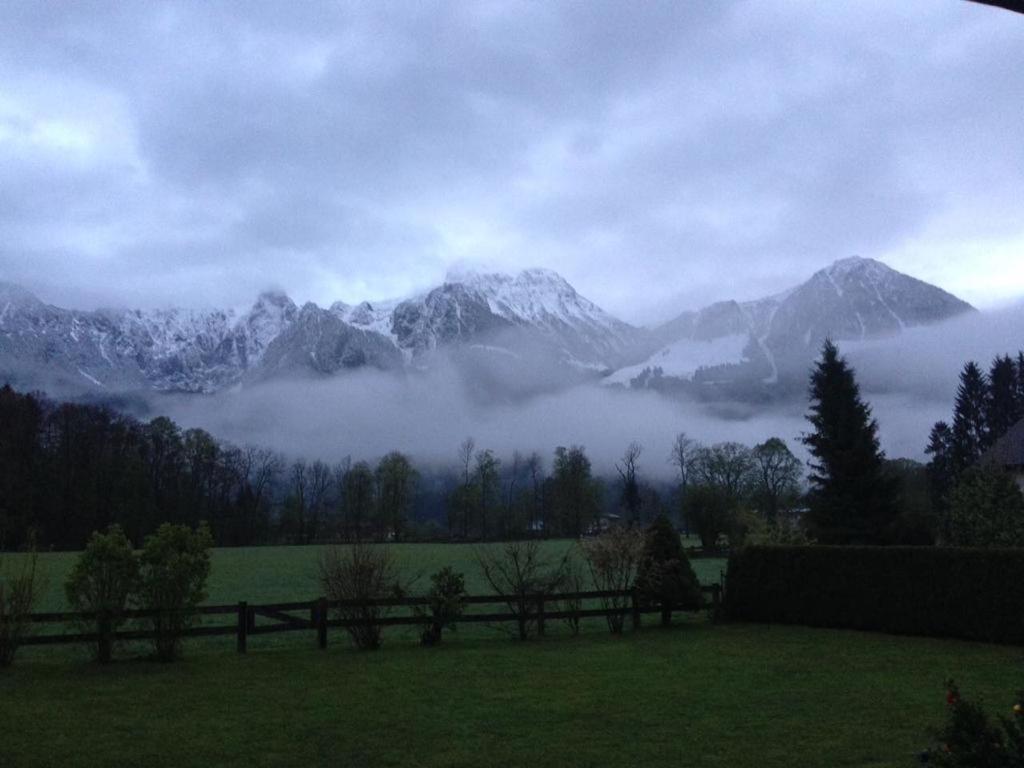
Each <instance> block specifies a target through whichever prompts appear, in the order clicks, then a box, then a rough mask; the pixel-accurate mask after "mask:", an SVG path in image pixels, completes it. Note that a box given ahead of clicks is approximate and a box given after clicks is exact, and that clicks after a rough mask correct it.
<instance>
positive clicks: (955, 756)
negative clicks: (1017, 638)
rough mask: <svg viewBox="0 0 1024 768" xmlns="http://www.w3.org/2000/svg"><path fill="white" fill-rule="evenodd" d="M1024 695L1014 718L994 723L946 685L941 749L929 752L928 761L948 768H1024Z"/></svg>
mask: <svg viewBox="0 0 1024 768" xmlns="http://www.w3.org/2000/svg"><path fill="white" fill-rule="evenodd" d="M1022 702H1024V692H1019V693H1018V694H1017V703H1016V704H1014V705H1013V707H1012V708H1011V709H1010V716H1009V717H1006V716H1005V715H1000V716H999V722H998V723H996V724H993V723H992V721H991V720H990V719H989V716H988V714H987V713H986V712H985V710H984V709H983V708H982V707H981V705H979V704H976V703H974V702H971V701H967V700H966V699H964V698H963V697H962V696H961V695H960V690H959V689H958V688H957V686H956V684H955V683H954V682H953V681H952V680H949V681H947V682H946V706H947V708H948V714H947V718H946V723H945V724H944V725H943V726H942V728H940V729H939V730H938V731H937V732H936V734H935V735H936V738H937V739H938V742H939V746H938V748H936V749H934V750H931V751H929V752H927V753H926V756H927V761H928V762H929V763H932V764H934V765H939V766H944V767H946V768H1024V703H1022Z"/></svg>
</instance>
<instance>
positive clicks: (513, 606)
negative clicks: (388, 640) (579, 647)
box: [20, 584, 721, 659]
mask: <svg viewBox="0 0 1024 768" xmlns="http://www.w3.org/2000/svg"><path fill="white" fill-rule="evenodd" d="M701 591H702V592H703V594H704V595H706V596H708V597H709V598H710V599H709V601H707V602H706V603H705V606H706V607H710V608H713V609H715V610H717V609H718V607H719V605H720V603H721V586H720V585H718V584H713V585H709V586H703V587H701ZM585 600H591V601H593V600H600V601H602V602H603V603H604V606H603V607H600V608H582V607H579V606H582V603H583V601H585ZM609 603H611V604H609ZM463 604H464V605H494V604H499V605H503V606H505V608H506V611H504V612H492V613H466V612H463V613H462V614H461V615H460V616H459V617H458V618H457V619H456V623H458V624H470V623H487V624H497V623H504V622H519V621H528V622H531V623H533V624H535V625H536V628H537V634H539V635H543V634H544V631H545V622H546V621H548V620H559V619H588V618H598V617H608V616H616V615H619V616H626V615H628V616H631V619H632V626H633V629H639V628H640V625H641V616H642V615H643V614H645V613H661V606H660V605H657V604H655V605H644V604H643V603H642V602H641V600H640V597H639V593H638V592H637V590H635V589H634V590H625V591H591V592H567V593H561V594H531V595H522V596H515V595H512V596H501V595H473V596H467V597H464V598H463ZM429 605H430V600H429V599H428V598H426V597H397V598H382V599H378V600H344V601H329V600H327V599H326V598H323V597H321V598H319V599H317V600H313V601H307V602H295V603H272V604H267V605H249V604H248V603H247V602H244V601H243V602H240V603H237V604H236V605H204V606H199V607H197V608H195V609H193V610H192V611H190V612H189V615H191V616H195V617H203V616H234V617H236V618H235V621H233V622H231V623H222V624H217V625H215V626H190V627H188V628H186V629H183V630H181V631H180V632H179V633H178V636H179V637H211V636H218V635H234V636H235V638H236V640H235V642H236V648H237V649H238V652H239V653H245V652H246V648H247V645H248V638H249V637H250V636H254V635H267V634H273V633H277V632H315V634H316V639H317V645H318V646H319V647H320V648H326V647H327V632H328V629H329V628H331V627H335V628H338V627H340V628H347V627H354V626H358V625H365V624H376V625H378V626H401V625H407V626H414V625H428V624H431V623H432V622H433V621H434V619H433V617H432V616H431V615H430V614H429V613H426V612H424V611H421V612H419V613H416V612H413V613H407V614H404V615H400V616H389V615H381V616H376V617H370V618H348V619H343V618H333V619H332V618H331V612H332V611H334V612H335V613H336V614H337V612H338V611H339V609H346V610H348V611H358V610H372V609H385V610H387V609H392V608H403V607H406V608H417V607H418V608H421V609H427V608H429ZM567 605H568V606H577V607H566V606H567ZM158 616H160V612H159V611H154V610H126V611H123V612H121V613H120V615H119V618H120V619H122V620H130V619H143V620H144V619H152V618H155V617H158ZM257 618H263V619H264V620H270V622H271V623H257ZM28 620H29V622H31V623H33V624H65V625H73V626H77V627H83V626H89V625H93V626H95V627H96V628H97V631H95V632H64V633H61V634H49V635H46V634H36V633H34V632H33V633H30V634H28V636H26V637H23V638H22V639H21V641H20V644H21V645H58V644H68V643H97V644H98V645H99V656H100V658H101V659H109V658H110V651H111V648H112V646H113V644H114V642H115V641H118V640H148V639H154V638H156V637H157V633H156V631H155V630H153V629H128V630H115V629H114V628H113V625H114V621H113V617H112V616H111V615H109V614H96V613H33V614H30V615H29V617H28Z"/></svg>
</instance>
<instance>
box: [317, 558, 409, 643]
mask: <svg viewBox="0 0 1024 768" xmlns="http://www.w3.org/2000/svg"><path fill="white" fill-rule="evenodd" d="M320 583H321V585H322V586H323V589H324V593H325V594H326V595H327V599H328V600H330V601H331V602H338V601H341V602H343V603H351V602H357V603H359V604H358V605H345V604H342V605H340V606H338V607H336V608H335V614H336V615H337V617H338V618H339V619H341V620H342V621H346V622H352V624H349V625H346V626H345V631H347V632H348V633H349V636H350V637H351V638H352V642H353V643H355V646H356V648H360V649H362V650H376V649H377V648H380V643H381V635H382V625H381V623H380V620H381V619H382V618H383V617H385V616H386V615H387V614H388V613H389V611H390V609H389V608H387V607H384V606H380V605H374V604H368V603H369V601H374V600H381V599H384V598H388V597H401V596H402V595H403V594H404V593H405V591H406V589H405V587H404V586H403V584H402V582H401V579H400V575H399V571H398V566H397V565H396V563H395V560H394V558H393V557H392V555H391V550H389V549H388V548H387V547H384V546H380V545H377V546H374V545H372V544H363V543H361V542H357V543H355V544H352V545H351V546H347V547H331V548H330V549H328V550H327V551H326V552H324V553H323V555H321V557H320Z"/></svg>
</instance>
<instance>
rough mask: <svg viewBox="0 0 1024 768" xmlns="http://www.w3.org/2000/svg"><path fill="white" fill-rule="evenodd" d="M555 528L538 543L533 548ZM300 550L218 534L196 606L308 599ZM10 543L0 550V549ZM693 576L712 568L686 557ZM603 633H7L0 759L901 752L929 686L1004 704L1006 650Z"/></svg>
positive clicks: (938, 701)
mask: <svg viewBox="0 0 1024 768" xmlns="http://www.w3.org/2000/svg"><path fill="white" fill-rule="evenodd" d="M571 545H572V542H568V541H555V542H547V543H545V545H544V546H545V548H546V550H547V553H548V554H549V555H550V556H551V557H552V558H557V557H559V556H561V555H562V554H564V552H565V551H566V549H567V548H568V547H570V546H571ZM391 549H392V552H393V553H394V554H395V556H396V558H397V559H398V561H399V563H400V564H401V567H402V569H403V572H404V573H406V574H409V575H415V574H422V579H421V584H423V585H424V586H425V581H426V577H427V576H428V575H429V574H430V573H432V572H434V571H436V570H437V569H438V568H440V567H442V566H444V565H452V566H453V567H455V568H457V569H459V570H462V571H464V572H465V574H466V577H467V586H468V588H469V590H470V591H471V592H477V593H482V592H486V591H488V590H487V589H486V585H485V584H484V583H483V581H482V580H481V578H480V575H479V570H478V568H477V567H476V562H475V552H476V547H475V546H473V545H461V544H436V545H435V544H408V545H406V544H402V545H391ZM320 551H321V549H320V548H318V547H260V548H250V549H218V550H215V551H214V553H213V570H212V574H211V580H210V585H209V586H210V596H209V600H208V602H210V603H233V602H236V601H237V600H239V599H247V600H249V601H250V602H260V601H280V600H295V599H307V598H309V597H312V596H315V595H316V594H317V593H318V589H317V582H316V572H317V563H318V558H319V555H320ZM6 557H11V556H6ZM75 557H76V555H75V554H74V553H45V554H42V555H40V560H39V568H40V573H41V575H43V577H44V578H45V580H46V582H47V587H46V590H45V592H44V594H43V600H42V603H41V605H40V608H39V609H40V610H59V609H61V608H63V607H64V599H63V594H62V587H61V585H62V583H63V579H64V577H65V575H66V573H67V571H68V569H69V568H70V567H71V565H72V563H73V562H74V559H75ZM693 564H694V567H695V570H697V572H698V575H699V576H700V578H701V580H702V581H703V582H704V583H714V582H717V581H718V579H719V576H720V571H721V569H723V568H724V567H725V563H724V561H723V560H720V559H696V560H694V561H693ZM655 623H656V619H655V617H650V619H649V620H648V621H647V623H646V624H645V626H644V627H643V628H642V629H641V630H640V631H639V632H633V631H627V632H626V633H625V634H624V635H622V636H620V637H615V636H611V635H609V634H608V632H607V629H606V628H605V626H604V622H603V621H600V620H593V621H591V622H588V623H587V624H586V626H585V627H584V628H583V631H581V632H580V634H579V635H577V636H572V635H571V634H570V632H569V631H568V629H567V628H566V627H565V626H564V625H562V624H561V623H559V624H556V625H555V626H553V627H551V628H550V629H549V632H548V636H547V637H545V638H534V639H531V640H529V641H527V642H519V641H514V640H512V639H510V637H509V636H508V635H507V634H505V633H502V632H500V631H495V629H496V628H494V627H485V626H482V625H467V626H464V627H463V628H461V629H459V631H457V632H455V633H446V635H445V640H444V642H443V643H442V644H441V645H440V646H438V647H434V648H422V647H419V646H418V644H417V643H416V636H415V634H414V630H412V629H411V628H388V630H387V631H386V633H385V642H384V647H383V649H382V650H380V651H378V652H359V651H356V650H354V649H353V648H352V646H351V645H350V643H348V642H347V638H346V637H345V635H344V634H343V633H342V632H341V631H340V630H338V631H337V632H336V633H332V635H331V641H330V644H329V647H328V649H327V650H326V651H320V650H318V649H316V647H315V642H314V639H313V637H312V635H311V633H307V632H297V633H288V634H284V635H270V636H260V637H253V638H250V646H249V648H250V651H249V653H248V654H246V655H239V654H237V653H235V652H234V643H233V638H206V639H197V640H190V641H189V642H188V643H187V644H186V647H185V657H184V659H183V660H182V661H180V662H177V663H174V664H160V663H157V662H154V661H150V660H149V659H148V657H147V650H146V646H144V645H135V646H126V647H121V648H120V649H119V653H118V654H117V657H116V659H117V660H116V661H115V663H113V664H110V665H106V666H100V665H97V664H94V663H92V662H91V661H89V658H88V655H87V653H86V651H85V650H84V649H83V648H80V647H75V646H69V647H66V646H58V647H34V648H25V649H22V651H21V652H20V653H19V656H18V659H17V661H16V663H15V665H14V666H13V667H12V668H10V669H7V670H4V671H3V672H0V766H3V768H7V767H8V766H12V767H16V768H49V767H50V766H53V767H54V768H56V766H60V767H61V768H67V767H71V768H74V767H75V766H89V767H90V768H91V767H93V766H97V767H105V766H110V768H114V767H115V766H143V765H144V766H147V768H149V767H152V768H162V767H163V766H167V767H168V768H170V767H171V766H174V767H175V768H179V767H181V768H190V767H193V766H194V767H195V768H199V767H200V766H202V767H204V768H205V767H206V766H239V767H241V766H246V768H248V767H250V766H303V767H304V768H308V766H349V765H351V766H396V767H399V766H401V767H403V768H404V767H408V768H414V767H415V768H433V767H434V766H478V765H488V766H521V765H530V766H535V767H536V768H546V767H547V766H551V767H552V768H554V767H556V766H557V768H566V767H572V766H581V767H582V766H645V768H658V767H659V766H669V765H679V764H685V765H690V766H709V767H710V766H738V767H739V768H742V767H743V766H759V767H761V768H763V767H764V766H776V765H777V766H793V765H800V766H829V767H832V766H910V765H914V764H915V754H916V753H917V752H918V751H919V750H921V749H922V748H924V747H925V746H928V745H929V743H930V740H931V737H930V733H929V728H930V727H932V726H936V725H938V724H939V723H940V721H941V720H942V718H943V716H944V710H945V705H944V700H943V696H944V688H943V681H944V679H945V678H946V677H949V676H952V677H954V678H956V679H957V681H958V682H959V683H960V685H961V688H962V689H963V690H964V691H965V693H969V694H970V695H971V696H972V698H977V697H980V698H982V699H984V700H985V702H986V703H988V704H989V705H990V707H1002V706H1004V705H1005V706H1006V707H1009V706H1010V705H1011V704H1012V702H1013V700H1014V699H1013V696H1014V693H1015V691H1016V690H1017V688H1018V687H1020V686H1019V682H1020V677H1021V675H1020V674H1017V673H1019V671H1021V670H1022V662H1024V653H1022V651H1021V649H1020V648H1016V647H1009V646H995V645H986V644H981V643H969V642H959V641H950V640H935V639H927V638H914V637H892V636H886V635H880V634H870V633H860V632H850V631H840V630H826V629H812V628H805V627H792V626H768V625H753V624H716V623H712V622H711V621H710V620H709V617H708V616H707V615H706V614H705V613H699V614H688V615H681V616H677V618H676V621H675V624H674V626H673V627H671V628H669V629H661V628H658V627H656V626H654V624H655Z"/></svg>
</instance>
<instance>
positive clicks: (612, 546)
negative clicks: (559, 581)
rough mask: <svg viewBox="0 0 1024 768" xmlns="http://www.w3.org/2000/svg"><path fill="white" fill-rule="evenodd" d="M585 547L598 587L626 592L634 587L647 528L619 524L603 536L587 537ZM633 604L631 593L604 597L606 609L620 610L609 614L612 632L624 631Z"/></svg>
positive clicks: (591, 573) (592, 576)
mask: <svg viewBox="0 0 1024 768" xmlns="http://www.w3.org/2000/svg"><path fill="white" fill-rule="evenodd" d="M582 547H583V556H584V558H585V559H586V561H587V567H588V568H589V569H590V576H591V578H592V579H593V581H594V586H595V588H596V589H598V590H599V591H601V592H606V591H608V592H611V591H615V592H626V591H628V590H630V589H632V588H633V585H634V583H635V582H636V573H637V568H638V566H639V565H640V558H641V557H642V556H643V552H644V534H643V531H641V530H640V529H638V528H624V527H621V526H616V527H614V528H609V529H608V530H607V531H605V532H604V533H602V534H601V535H600V536H595V537H593V538H591V539H586V540H585V541H584V542H583V544H582ZM629 603H630V598H629V597H627V596H621V597H604V598H601V607H602V608H604V609H606V610H614V611H616V613H613V614H610V615H609V616H608V617H607V621H608V630H609V631H610V632H611V633H612V634H616V635H617V634H620V633H621V632H622V626H623V623H624V622H625V620H626V609H627V608H628V607H629Z"/></svg>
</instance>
